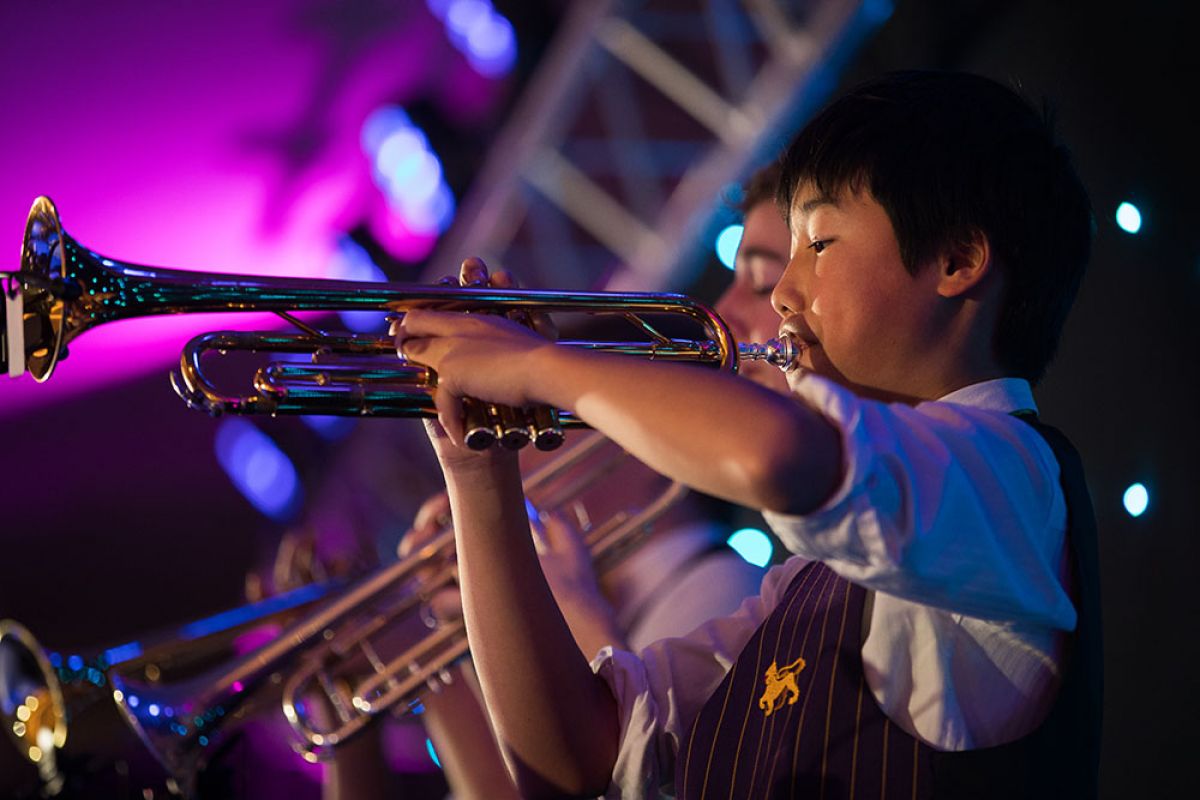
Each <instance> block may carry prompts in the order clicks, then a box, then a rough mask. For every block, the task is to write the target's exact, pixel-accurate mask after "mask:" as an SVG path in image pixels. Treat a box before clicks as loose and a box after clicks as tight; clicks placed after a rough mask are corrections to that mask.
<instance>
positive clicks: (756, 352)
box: [738, 334, 803, 372]
mask: <svg viewBox="0 0 1200 800" xmlns="http://www.w3.org/2000/svg"><path fill="white" fill-rule="evenodd" d="M802 351H803V347H801V346H800V344H799V343H798V342H797V341H796V339H795V337H793V336H788V335H787V334H784V335H782V336H780V337H779V338H778V339H768V340H767V341H765V342H762V343H758V342H747V343H744V344H739V345H738V360H740V361H766V362H767V363H768V364H773V365H774V366H776V367H779V368H780V369H781V370H783V371H784V372H791V371H792V370H793V369H795V368H796V366H797V364H798V363H799V359H800V353H801V352H802Z"/></svg>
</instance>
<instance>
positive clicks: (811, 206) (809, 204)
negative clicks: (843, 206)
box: [800, 194, 838, 214]
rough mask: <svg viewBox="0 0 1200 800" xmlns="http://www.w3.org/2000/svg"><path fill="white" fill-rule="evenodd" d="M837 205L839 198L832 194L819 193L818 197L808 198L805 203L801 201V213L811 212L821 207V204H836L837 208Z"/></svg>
mask: <svg viewBox="0 0 1200 800" xmlns="http://www.w3.org/2000/svg"><path fill="white" fill-rule="evenodd" d="M837 205H838V200H837V198H836V197H834V196H833V195H830V194H821V195H817V196H816V197H812V198H809V199H808V200H805V201H804V202H803V203H801V204H800V213H801V214H811V213H812V212H813V211H815V210H816V209H818V208H820V207H821V206H834V207H835V208H836V207H837Z"/></svg>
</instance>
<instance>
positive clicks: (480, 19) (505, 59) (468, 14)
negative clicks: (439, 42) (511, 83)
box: [425, 0, 517, 78]
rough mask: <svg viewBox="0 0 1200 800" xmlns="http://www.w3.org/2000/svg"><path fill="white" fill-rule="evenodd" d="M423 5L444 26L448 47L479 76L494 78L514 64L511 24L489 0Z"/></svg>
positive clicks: (427, 2)
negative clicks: (455, 50) (448, 41)
mask: <svg viewBox="0 0 1200 800" xmlns="http://www.w3.org/2000/svg"><path fill="white" fill-rule="evenodd" d="M425 5H426V6H428V8H429V12H430V13H431V14H433V15H434V16H435V17H437V18H438V19H439V20H441V21H442V23H443V24H445V26H446V35H447V37H449V39H450V42H451V44H453V45H454V46H455V48H457V49H458V50H459V52H461V53H462V54H463V55H465V56H466V57H467V61H468V62H469V63H470V65H471V67H472V68H473V69H474V70H475V71H476V72H478V73H479V74H480V75H483V76H485V77H488V78H498V77H500V76H502V75H504V74H506V73H508V72H509V71H510V70H511V69H512V68H513V65H514V64H516V61H517V37H516V34H515V33H514V32H513V27H512V23H511V22H509V21H508V20H507V19H506V18H505V17H503V16H502V15H500V14H498V13H496V10H495V8H494V6H493V5H492V3H491V2H490V0H425Z"/></svg>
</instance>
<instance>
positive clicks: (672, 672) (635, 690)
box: [592, 558, 808, 798]
mask: <svg viewBox="0 0 1200 800" xmlns="http://www.w3.org/2000/svg"><path fill="white" fill-rule="evenodd" d="M807 563H808V562H807V561H806V560H804V559H800V558H791V559H789V560H788V561H787V562H785V563H784V564H782V565H779V566H776V567H773V568H772V569H771V570H770V571H768V572H767V574H766V576H765V577H764V578H763V584H762V591H761V592H760V594H758V595H756V596H754V597H749V598H747V599H746V600H745V601H743V603H742V605H741V606H740V607H739V608H738V610H737V611H736V612H735V613H733V614H732V615H730V616H728V617H722V618H719V619H714V620H710V621H709V622H707V623H705V624H704V625H701V626H700V627H699V628H697V629H696V630H695V631H693V632H692V633H690V634H688V635H687V636H683V637H679V638H672V639H662V640H660V641H657V642H655V643H654V644H651V645H650V646H648V647H646V648H645V649H643V650H642V651H641V652H640V653H637V654H634V653H630V652H626V651H624V650H617V649H614V648H612V647H606V648H604V649H603V650H601V651H600V653H599V655H597V656H596V659H595V660H594V661H593V662H592V668H593V669H594V670H595V671H596V673H597V674H598V675H600V676H601V677H602V678H604V680H605V681H607V683H608V685H609V687H610V688H611V690H612V693H613V696H614V697H615V698H616V700H617V706H618V710H619V714H620V749H619V751H618V753H617V762H616V765H615V767H614V769H613V780H612V785H611V786H610V787H609V791H608V793H607V794H606V797H612V798H632V797H647V798H657V797H659V796H660V792H661V791H663V790H668V791H669V790H670V787H671V786H672V785H673V783H674V779H675V757H676V754H677V753H678V752H679V747H680V744H681V742H683V740H684V738H685V737H686V735H687V733H688V730H689V729H690V727H691V724H692V721H693V720H694V719H695V718H696V715H697V714H699V713H700V709H701V708H703V706H704V704H705V703H706V702H707V701H708V698H709V697H710V696H711V695H712V693H713V692H714V691H715V690H716V688H717V687H718V686H719V685H720V683H721V681H722V680H723V679H724V677H725V674H726V673H727V672H728V671H729V669H730V667H731V666H732V665H733V662H734V660H735V659H736V658H737V656H738V653H740V652H741V650H742V647H744V646H745V644H746V642H747V641H748V640H749V639H750V637H751V636H752V635H753V634H754V631H755V630H757V629H758V626H759V625H760V624H761V623H762V621H763V619H765V618H766V616H767V615H768V614H770V613H771V611H772V609H774V607H775V605H776V604H777V603H778V600H779V597H780V596H781V595H782V593H783V592H784V590H786V589H787V586H788V584H789V583H790V582H791V580H792V578H794V577H795V575H796V574H797V573H798V572H799V571H800V570H801V569H802V568H803V567H804V566H805V564H807Z"/></svg>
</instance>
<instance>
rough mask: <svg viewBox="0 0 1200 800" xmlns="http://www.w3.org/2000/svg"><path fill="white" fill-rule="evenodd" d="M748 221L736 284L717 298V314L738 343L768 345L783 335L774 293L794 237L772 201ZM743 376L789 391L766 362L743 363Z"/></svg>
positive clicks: (761, 205)
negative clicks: (773, 297)
mask: <svg viewBox="0 0 1200 800" xmlns="http://www.w3.org/2000/svg"><path fill="white" fill-rule="evenodd" d="M744 223H745V224H744V230H743V232H742V242H741V244H740V245H738V251H737V258H736V260H735V262H734V279H733V283H732V284H730V286H729V288H728V289H726V290H725V292H724V293H723V294H722V295H721V297H720V299H719V300H717V313H718V314H720V315H721V317H722V318H723V319H724V320H725V321H726V322H727V323H729V328H730V330H731V331H733V336H734V338H735V339H737V340H738V341H739V342H765V341H766V340H768V339H772V338H774V337H775V336H776V335H778V331H779V316H778V315H777V314H776V313H775V309H774V308H772V307H771V292H772V290H773V289H774V288H775V284H776V283H778V282H779V276H781V275H782V274H783V268H784V267H785V266H786V265H787V262H788V254H789V253H790V251H791V234H790V233H789V232H788V228H787V223H785V222H784V221H783V215H782V214H780V213H779V207H778V206H776V205H775V203H774V202H773V201H770V200H766V201H763V202H761V203H757V204H755V206H754V207H753V208H751V209H750V211H749V212H748V213H747V214H746V219H745V221H744ZM738 372H739V373H740V374H742V375H744V376H745V377H747V378H749V379H750V380H752V381H754V382H756V383H758V384H761V385H763V386H765V387H767V388H768V389H774V390H776V391H780V392H782V391H786V390H787V381H786V379H785V378H784V375H783V373H782V372H781V371H780V370H779V369H778V368H777V367H774V366H772V365H770V364H767V363H766V362H763V361H750V362H744V363H742V364H741V365H740V366H739V367H738Z"/></svg>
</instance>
